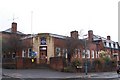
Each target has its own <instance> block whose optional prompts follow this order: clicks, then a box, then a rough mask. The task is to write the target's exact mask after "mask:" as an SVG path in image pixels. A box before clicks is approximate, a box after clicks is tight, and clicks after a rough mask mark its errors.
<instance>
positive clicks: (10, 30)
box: [4, 28, 24, 34]
mask: <svg viewBox="0 0 120 80" xmlns="http://www.w3.org/2000/svg"><path fill="white" fill-rule="evenodd" d="M4 32H8V33H12V29H11V28H9V29H7V30H5V31H4ZM17 34H24V33H22V32H20V31H17Z"/></svg>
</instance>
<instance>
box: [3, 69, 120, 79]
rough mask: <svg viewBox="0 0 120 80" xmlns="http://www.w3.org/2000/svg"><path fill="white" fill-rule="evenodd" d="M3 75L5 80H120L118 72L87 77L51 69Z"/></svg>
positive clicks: (29, 70) (27, 70)
mask: <svg viewBox="0 0 120 80" xmlns="http://www.w3.org/2000/svg"><path fill="white" fill-rule="evenodd" d="M2 74H3V75H2V77H3V78H19V79H20V80H50V79H51V80H58V79H59V80H68V79H69V80H79V79H82V80H88V78H89V80H120V78H118V74H117V73H116V72H99V73H88V75H85V73H65V72H58V71H54V70H50V69H19V70H16V69H2ZM3 80H6V79H3ZM12 80H14V79H12ZM15 80H16V79H15Z"/></svg>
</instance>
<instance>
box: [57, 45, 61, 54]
mask: <svg viewBox="0 0 120 80" xmlns="http://www.w3.org/2000/svg"><path fill="white" fill-rule="evenodd" d="M60 54H61V52H60V48H59V47H56V56H60Z"/></svg>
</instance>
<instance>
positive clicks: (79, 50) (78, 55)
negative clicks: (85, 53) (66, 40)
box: [78, 49, 80, 58]
mask: <svg viewBox="0 0 120 80" xmlns="http://www.w3.org/2000/svg"><path fill="white" fill-rule="evenodd" d="M78 57H79V58H80V49H78Z"/></svg>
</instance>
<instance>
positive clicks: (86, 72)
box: [83, 35, 88, 75]
mask: <svg viewBox="0 0 120 80" xmlns="http://www.w3.org/2000/svg"><path fill="white" fill-rule="evenodd" d="M84 36H86V35H83V39H84V41H85V74H86V75H88V70H87V68H88V66H87V62H88V61H87V50H86V47H87V41H86V39H85V38H84Z"/></svg>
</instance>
